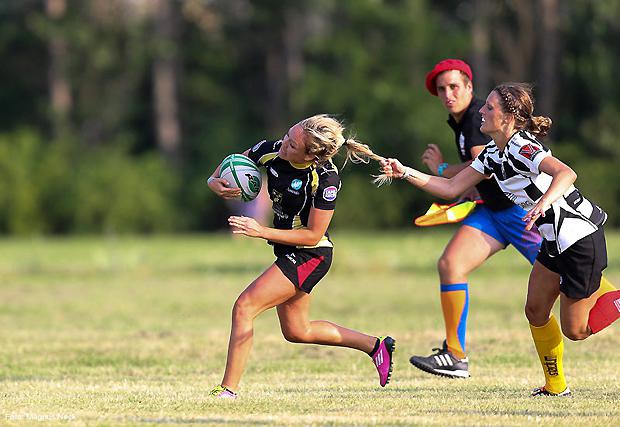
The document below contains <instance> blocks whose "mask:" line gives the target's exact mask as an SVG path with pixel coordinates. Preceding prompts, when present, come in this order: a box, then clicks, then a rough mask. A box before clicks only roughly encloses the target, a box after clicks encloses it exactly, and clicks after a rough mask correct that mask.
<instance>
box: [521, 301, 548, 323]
mask: <svg viewBox="0 0 620 427" xmlns="http://www.w3.org/2000/svg"><path fill="white" fill-rule="evenodd" d="M525 317H526V318H527V321H528V322H530V324H531V325H539V324H541V323H545V322H546V321H547V320H548V318H549V314H548V313H545V312H544V310H543V309H542V306H541V305H539V304H536V303H535V302H530V301H528V302H527V303H526V304H525Z"/></svg>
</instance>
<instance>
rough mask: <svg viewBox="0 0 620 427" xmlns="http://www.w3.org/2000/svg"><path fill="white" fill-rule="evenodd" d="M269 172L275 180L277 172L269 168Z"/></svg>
mask: <svg viewBox="0 0 620 427" xmlns="http://www.w3.org/2000/svg"><path fill="white" fill-rule="evenodd" d="M269 172H270V173H271V174H272V175H273V176H275V177H276V178H277V177H278V172H276V171H275V169H274V168H269Z"/></svg>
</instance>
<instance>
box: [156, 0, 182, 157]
mask: <svg viewBox="0 0 620 427" xmlns="http://www.w3.org/2000/svg"><path fill="white" fill-rule="evenodd" d="M154 9H155V16H154V28H153V32H154V43H155V49H154V51H155V54H154V58H153V98H154V100H153V102H154V104H155V119H154V121H155V127H156V136H157V146H158V147H159V149H160V151H161V152H162V153H163V154H164V155H165V156H166V157H167V158H168V159H169V160H171V161H172V162H173V163H175V164H178V162H179V161H180V155H181V153H180V145H181V125H180V123H179V105H178V103H179V99H178V96H177V87H178V81H179V76H178V69H179V64H178V49H179V47H178V31H179V30H178V26H179V18H178V16H177V15H178V14H177V2H174V1H173V0H157V1H155V6H154Z"/></svg>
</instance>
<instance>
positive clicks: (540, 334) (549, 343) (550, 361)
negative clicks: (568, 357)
mask: <svg viewBox="0 0 620 427" xmlns="http://www.w3.org/2000/svg"><path fill="white" fill-rule="evenodd" d="M530 330H531V331H532V338H533V339H534V345H535V346H536V352H537V353H538V358H539V359H540V363H541V365H542V368H543V373H544V374H545V389H546V390H547V391H550V392H551V393H561V392H563V391H564V390H566V378H565V377H564V366H563V364H562V356H563V355H564V341H563V339H562V331H560V327H559V325H558V322H557V321H556V320H555V317H554V316H553V314H552V315H551V317H550V318H549V321H548V322H547V323H546V324H545V325H544V326H533V325H530Z"/></svg>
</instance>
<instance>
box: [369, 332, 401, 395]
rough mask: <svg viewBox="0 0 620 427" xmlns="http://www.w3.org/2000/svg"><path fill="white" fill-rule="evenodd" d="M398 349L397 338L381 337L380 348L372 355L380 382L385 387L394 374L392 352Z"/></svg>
mask: <svg viewBox="0 0 620 427" xmlns="http://www.w3.org/2000/svg"><path fill="white" fill-rule="evenodd" d="M395 349H396V340H395V339H394V338H392V337H389V336H388V337H379V348H378V349H377V351H375V352H374V354H373V355H372V356H371V357H372V361H373V363H374V364H375V368H377V372H378V373H379V384H380V385H381V387H385V386H386V384H387V383H389V382H390V376H391V375H392V362H393V360H392V353H394V350H395Z"/></svg>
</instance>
